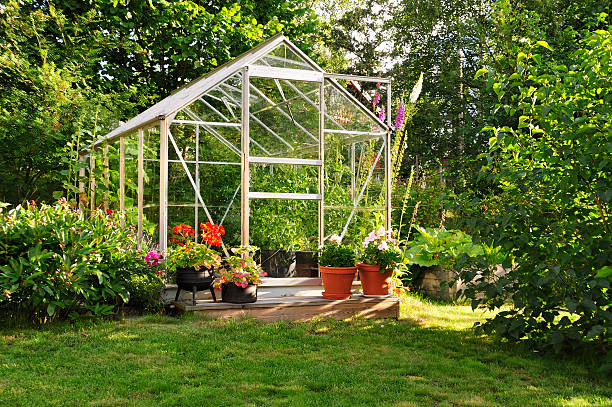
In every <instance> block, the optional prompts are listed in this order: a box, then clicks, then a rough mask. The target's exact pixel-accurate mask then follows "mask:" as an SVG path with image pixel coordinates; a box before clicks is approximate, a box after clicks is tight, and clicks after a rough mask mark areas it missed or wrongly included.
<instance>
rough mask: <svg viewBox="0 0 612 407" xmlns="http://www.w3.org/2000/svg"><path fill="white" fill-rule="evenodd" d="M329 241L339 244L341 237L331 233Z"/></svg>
mask: <svg viewBox="0 0 612 407" xmlns="http://www.w3.org/2000/svg"><path fill="white" fill-rule="evenodd" d="M329 241H330V242H332V243H335V244H337V245H338V246H340V242H341V241H342V238H341V237H340V236H338V235H331V236H330V237H329Z"/></svg>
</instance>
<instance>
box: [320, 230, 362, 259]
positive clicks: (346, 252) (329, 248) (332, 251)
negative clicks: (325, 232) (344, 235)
mask: <svg viewBox="0 0 612 407" xmlns="http://www.w3.org/2000/svg"><path fill="white" fill-rule="evenodd" d="M319 265H320V266H324V267H354V266H355V251H354V250H353V249H352V248H351V247H350V246H347V245H343V244H341V239H340V236H338V235H332V236H330V237H329V238H328V239H327V240H326V242H325V244H324V245H323V247H321V249H320V251H319Z"/></svg>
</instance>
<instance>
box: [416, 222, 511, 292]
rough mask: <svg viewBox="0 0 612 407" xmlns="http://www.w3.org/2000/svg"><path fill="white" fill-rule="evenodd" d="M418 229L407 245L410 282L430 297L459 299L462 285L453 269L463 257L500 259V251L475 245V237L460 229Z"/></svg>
mask: <svg viewBox="0 0 612 407" xmlns="http://www.w3.org/2000/svg"><path fill="white" fill-rule="evenodd" d="M416 230H417V231H418V232H419V233H418V234H417V235H416V236H415V238H414V239H413V240H410V241H408V242H407V244H408V246H409V247H410V248H409V249H408V250H407V251H406V261H407V263H408V265H409V266H410V273H409V275H408V279H409V281H408V283H409V284H411V285H413V286H416V287H417V288H419V289H422V290H423V291H424V292H425V293H427V294H428V295H430V296H434V297H438V298H443V299H448V300H450V299H453V298H454V297H455V296H456V294H457V292H458V291H459V288H460V283H459V282H458V281H457V282H456V280H457V277H456V273H455V272H454V270H453V266H454V264H455V262H456V260H457V259H458V258H459V257H460V256H462V255H466V256H468V257H477V256H482V255H484V256H485V257H487V258H490V259H491V261H494V262H495V261H496V260H497V257H499V256H500V253H497V252H498V251H499V250H497V249H491V250H486V249H487V247H485V246H483V245H479V244H474V243H473V242H472V238H471V236H469V235H468V234H466V233H464V232H462V231H460V230H447V229H444V228H438V229H429V228H428V229H425V228H421V227H417V228H416ZM501 262H502V261H501V260H500V261H499V263H501ZM493 264H496V263H493ZM444 286H446V287H444ZM447 288H448V289H447Z"/></svg>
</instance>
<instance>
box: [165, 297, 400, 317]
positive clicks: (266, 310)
mask: <svg viewBox="0 0 612 407" xmlns="http://www.w3.org/2000/svg"><path fill="white" fill-rule="evenodd" d="M174 305H175V306H176V307H177V308H178V309H179V311H180V312H182V313H183V312H197V313H199V314H202V315H206V316H208V317H212V318H234V319H240V318H245V317H252V318H257V319H261V320H264V321H308V320H311V319H313V318H323V319H327V318H334V319H346V318H350V317H353V316H360V317H363V318H398V317H399V298H397V297H382V298H380V297H379V298H371V297H364V296H362V295H353V297H352V298H351V299H348V300H328V299H325V298H323V297H321V296H316V297H305V296H295V297H272V298H261V299H258V300H257V302H254V303H250V304H230V303H226V302H212V301H206V300H205V301H198V302H197V304H196V305H191V302H184V301H179V302H175V303H174Z"/></svg>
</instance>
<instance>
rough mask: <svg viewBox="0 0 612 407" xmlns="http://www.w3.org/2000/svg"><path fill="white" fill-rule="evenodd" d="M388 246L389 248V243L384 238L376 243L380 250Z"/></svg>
mask: <svg viewBox="0 0 612 407" xmlns="http://www.w3.org/2000/svg"><path fill="white" fill-rule="evenodd" d="M388 248H389V245H388V244H387V242H386V241H384V240H383V241H382V242H380V244H379V245H378V250H380V251H385V250H387V249H388Z"/></svg>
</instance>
